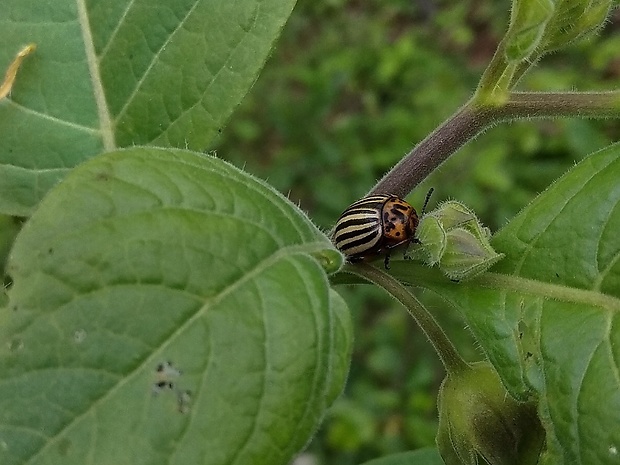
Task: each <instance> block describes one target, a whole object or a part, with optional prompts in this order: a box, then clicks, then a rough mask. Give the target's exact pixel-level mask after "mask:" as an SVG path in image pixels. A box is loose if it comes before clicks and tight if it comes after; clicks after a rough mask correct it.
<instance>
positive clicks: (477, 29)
mask: <svg viewBox="0 0 620 465" xmlns="http://www.w3.org/2000/svg"><path fill="white" fill-rule="evenodd" d="M508 18H509V2H494V1H492V0H478V1H476V0H470V1H464V2H454V1H448V0H417V1H411V0H389V1H385V0H367V1H359V0H358V1H346V0H322V1H318V0H300V1H299V2H298V4H297V7H296V9H295V11H294V12H293V15H292V17H291V19H290V20H289V23H288V24H287V26H286V27H285V29H284V30H283V34H282V37H281V39H280V41H279V43H278V44H277V46H276V49H275V51H274V53H273V56H272V57H271V59H270V60H269V62H268V63H267V65H266V67H265V69H264V70H263V72H262V74H261V76H260V77H259V79H258V81H257V82H256V84H255V86H254V88H253V89H252V91H251V92H250V94H249V95H248V96H247V97H246V99H245V100H244V102H243V103H242V105H241V107H240V108H239V109H238V110H237V112H236V113H235V115H234V116H233V119H232V120H231V121H230V123H229V125H228V126H227V127H226V129H225V130H224V131H222V133H221V136H220V138H219V140H218V141H217V144H216V146H214V147H213V149H214V150H215V151H216V152H217V154H218V156H220V157H221V158H225V159H227V160H230V161H232V162H233V163H235V164H236V165H237V166H244V167H245V169H246V170H248V171H250V172H251V173H254V174H256V175H258V176H260V177H262V178H264V179H267V180H268V181H269V182H270V183H271V184H272V185H274V186H275V187H276V188H278V189H279V190H281V191H282V192H284V193H288V194H289V197H290V198H291V199H292V200H294V201H296V202H299V203H300V205H301V207H302V208H303V209H304V210H306V211H308V212H309V214H310V217H311V218H313V219H314V220H315V221H316V223H317V224H318V225H319V226H321V227H323V228H324V229H325V230H327V229H329V228H330V226H331V225H332V224H333V223H334V221H335V220H336V219H337V218H338V216H339V215H340V213H341V211H342V210H343V209H344V208H345V207H346V206H347V205H349V204H350V203H351V202H353V201H355V200H357V199H358V198H360V197H362V196H363V195H364V194H365V193H366V192H367V191H368V190H369V189H370V188H371V187H372V186H373V184H374V183H375V182H376V181H377V180H378V179H379V178H380V177H381V176H382V175H383V174H384V173H385V172H386V171H387V170H388V169H389V168H390V167H391V166H392V165H394V164H395V163H396V162H397V161H398V160H399V159H400V158H401V157H402V156H403V155H404V154H405V153H406V152H408V151H409V150H410V149H411V147H412V146H413V145H414V144H415V143H417V142H418V141H420V140H421V139H423V138H424V137H425V136H426V135H427V134H428V133H429V132H430V131H432V130H433V129H434V128H435V127H436V126H437V125H439V124H440V123H441V122H442V121H444V120H445V119H446V118H447V117H448V116H450V115H451V114H452V113H453V112H454V111H455V110H456V109H457V108H458V107H459V106H461V105H462V104H463V103H465V101H466V100H467V99H468V98H469V96H470V95H471V94H472V92H473V91H474V89H475V87H476V85H477V82H478V79H479V77H480V75H481V73H482V71H483V70H484V68H485V66H486V64H487V63H488V61H489V60H490V58H491V56H492V54H493V52H494V50H495V47H496V45H497V43H498V41H499V40H500V38H501V37H502V35H503V33H504V32H505V29H506V27H507V23H508ZM618 29H620V14H619V13H618V10H616V13H615V20H614V18H612V21H611V22H609V23H608V24H607V25H606V27H605V29H604V30H603V31H602V33H601V34H600V35H599V36H597V37H596V38H595V39H593V40H590V41H588V42H586V43H581V44H578V45H576V46H573V47H571V48H569V49H567V50H565V51H562V52H560V53H555V54H553V55H551V56H548V57H545V58H544V59H543V61H542V62H541V63H540V64H539V66H538V67H537V68H536V69H535V70H534V71H533V72H532V73H530V74H528V75H527V76H526V77H525V78H524V80H523V81H522V82H521V83H520V86H519V88H520V89H523V90H525V89H527V90H538V91H544V90H601V89H611V88H619V87H620V54H619V53H618V50H620V34H618ZM619 138H620V124H619V122H618V121H617V120H607V121H587V120H578V119H571V120H546V121H545V120H542V121H534V122H521V123H516V124H512V125H500V126H498V127H495V128H493V129H491V130H489V131H487V132H486V133H485V134H483V135H481V136H479V137H478V138H477V139H476V140H474V141H473V142H471V143H470V144H469V145H467V146H465V147H464V148H463V149H461V150H460V151H459V152H458V153H456V154H455V155H454V156H453V157H452V158H451V159H450V160H449V161H448V162H446V163H445V164H444V165H442V166H441V167H440V169H438V170H437V171H435V172H434V173H433V174H432V175H431V176H430V177H429V178H428V179H427V180H426V181H425V182H424V183H423V184H421V185H420V186H418V188H417V189H416V191H415V192H414V193H412V195H411V196H410V198H409V200H410V201H411V203H412V204H413V205H414V206H417V207H418V208H419V207H420V206H421V203H422V202H423V199H424V196H425V194H426V192H427V190H428V188H429V187H431V186H432V187H434V188H435V194H434V196H433V199H432V200H431V203H430V205H429V208H434V206H435V205H436V202H438V201H441V200H446V199H456V200H459V201H461V202H463V203H464V204H466V205H468V206H469V207H470V208H472V209H473V210H474V211H475V212H476V213H477V215H478V216H479V218H480V219H481V220H482V222H483V223H484V224H485V225H487V226H489V227H490V228H491V230H492V231H495V230H497V229H498V228H501V227H502V225H504V224H506V223H507V222H508V221H509V220H510V219H511V218H512V217H513V216H514V215H515V214H516V213H517V212H518V211H519V210H520V209H522V208H523V207H524V206H525V205H527V203H528V202H530V201H531V200H532V199H533V197H534V196H536V195H537V194H538V193H539V192H541V191H542V190H544V189H545V188H546V187H547V186H548V185H549V184H550V183H552V182H553V180H555V179H556V178H558V177H559V176H561V175H562V174H563V173H564V172H565V171H567V170H568V169H569V168H570V167H571V166H572V165H573V164H574V163H575V162H577V161H579V160H581V159H582V158H584V157H585V156H587V155H588V154H589V153H591V152H593V151H595V150H597V149H599V148H602V147H604V146H606V145H608V144H609V143H611V142H612V141H613V140H618V139H619ZM341 291H342V294H343V295H344V297H345V298H346V299H347V301H348V304H349V306H350V308H351V309H352V311H353V313H354V314H353V317H354V321H355V324H356V331H355V337H356V346H355V347H356V349H355V352H354V354H353V364H352V367H351V373H350V376H349V381H348V385H347V388H346V391H345V394H344V395H343V396H342V397H341V398H340V399H339V400H338V401H337V402H336V404H335V405H334V406H333V408H332V410H331V412H330V414H329V415H328V417H327V418H326V420H325V422H324V424H323V427H322V428H321V430H320V431H319V432H318V433H317V436H316V438H315V440H314V441H313V442H312V444H310V446H309V448H308V452H307V453H308V454H310V459H311V462H310V463H313V464H323V465H332V464H333V465H336V464H338V465H348V464H359V463H362V462H364V461H365V460H369V459H372V458H375V457H379V456H382V455H386V454H388V453H395V452H399V451H403V450H410V449H417V448H420V447H424V446H428V445H433V444H434V436H435V431H436V427H437V413H436V395H437V389H438V386H439V383H440V382H441V380H442V378H443V375H444V373H443V370H442V368H441V365H440V363H439V361H438V360H437V357H436V356H435V354H434V352H433V351H432V349H431V347H430V345H429V344H428V343H427V342H426V340H425V339H424V336H423V335H422V334H421V333H420V331H419V330H418V329H417V327H416V326H415V324H414V323H413V322H412V321H411V320H410V318H409V317H408V315H407V314H406V312H404V311H402V309H400V308H398V306H397V305H396V304H394V303H392V302H391V301H389V300H388V299H389V298H388V297H387V296H386V295H384V294H383V293H381V292H380V291H378V290H375V289H371V288H369V287H358V288H354V289H341ZM423 297H424V298H425V299H424V300H425V303H426V304H427V305H428V306H429V309H430V310H431V311H432V312H433V313H434V314H435V316H436V317H437V318H438V320H440V323H441V324H442V326H443V327H444V328H445V329H446V331H447V332H448V334H449V336H450V338H451V339H453V340H454V341H455V343H456V344H457V345H458V346H460V350H461V351H462V353H463V355H464V356H465V358H466V359H468V360H472V361H473V360H479V359H481V358H482V357H483V355H482V354H481V353H480V351H479V350H477V348H476V346H475V343H474V342H473V341H472V339H471V337H470V334H469V333H468V331H467V330H466V329H464V324H463V322H462V320H461V319H460V318H459V316H458V315H455V314H453V312H450V311H449V310H450V309H446V308H445V306H444V304H443V303H442V301H441V300H440V299H439V298H438V297H436V296H433V295H426V296H423Z"/></svg>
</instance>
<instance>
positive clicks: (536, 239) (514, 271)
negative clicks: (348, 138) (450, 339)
mask: <svg viewBox="0 0 620 465" xmlns="http://www.w3.org/2000/svg"><path fill="white" fill-rule="evenodd" d="M618 179H620V145H614V146H612V147H609V148H607V149H605V150H602V151H600V152H598V153H595V154H593V155H591V156H590V157H588V158H586V159H585V160H584V161H583V162H581V163H580V164H579V165H577V166H576V167H575V168H573V169H572V170H571V171H570V172H569V173H568V174H566V175H565V176H564V177H563V178H561V179H560V180H559V181H558V182H556V183H555V184H554V185H552V186H551V187H550V188H549V189H548V190H547V191H546V192H545V193H543V194H542V195H541V196H540V197H538V198H537V199H536V200H535V201H534V202H533V203H532V204H531V205H529V206H528V207H527V208H526V209H525V210H524V211H523V212H522V213H521V214H520V215H518V216H517V217H516V218H515V219H514V220H513V221H511V223H510V224H509V225H508V226H506V227H505V228H504V229H503V230H502V231H500V232H499V233H498V234H497V236H495V237H494V238H493V240H492V244H493V247H494V248H495V249H496V250H497V251H499V252H503V253H505V254H506V258H504V259H503V260H502V261H501V262H499V263H498V264H497V265H496V266H495V267H494V268H493V272H492V273H489V272H487V273H485V274H484V275H482V277H480V278H477V279H474V280H473V281H471V282H466V283H461V284H454V283H452V284H450V283H445V282H444V283H442V282H441V281H438V280H436V281H432V280H426V281H425V283H424V285H425V286H427V287H430V288H433V289H434V290H435V291H436V292H437V293H440V294H441V296H443V298H444V299H445V300H446V301H447V302H449V303H450V304H451V305H452V306H453V307H455V308H458V309H459V310H460V311H461V312H463V314H464V315H465V317H466V319H467V322H468V326H469V327H470V328H471V330H472V331H473V332H474V334H475V335H476V337H477V340H478V341H479V343H480V345H481V346H482V348H483V349H484V351H485V353H486V355H487V356H488V357H489V359H490V360H491V362H492V363H493V365H494V366H495V368H496V369H497V370H498V372H499V374H500V377H501V378H502V380H503V382H504V383H505V385H506V387H507V389H508V390H509V391H510V392H511V394H512V395H513V396H515V397H516V398H518V399H522V400H526V399H528V398H530V397H532V396H533V397H534V398H535V399H538V402H539V407H538V410H539V414H540V416H541V420H542V422H543V426H544V427H545V429H546V433H547V447H548V458H549V460H550V461H549V463H554V464H569V463H570V464H584V465H589V464H592V463H596V464H616V463H618V458H619V455H618V454H619V453H620V452H619V450H620V449H619V447H618V446H619V445H620V428H618V425H619V424H620V375H619V373H620V234H618V231H620V183H618ZM392 270H393V271H394V272H395V273H400V274H402V275H404V274H405V270H406V264H403V265H402V266H401V265H400V264H399V263H398V262H394V263H393V264H392ZM423 278H424V277H423V276H420V275H418V276H416V280H415V284H416V285H421V281H422V280H423ZM408 279H409V280H410V281H411V277H409V278H408Z"/></svg>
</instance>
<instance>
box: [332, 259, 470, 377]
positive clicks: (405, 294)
mask: <svg viewBox="0 0 620 465" xmlns="http://www.w3.org/2000/svg"><path fill="white" fill-rule="evenodd" d="M342 272H344V273H351V274H354V275H356V276H359V277H361V278H363V279H365V280H367V281H370V282H372V283H373V284H376V285H377V286H379V287H381V288H383V289H385V290H386V291H387V292H388V293H389V294H390V295H391V296H392V297H394V298H395V299H396V300H398V301H399V302H400V303H401V304H402V305H403V306H404V307H405V309H406V310H407V312H408V313H409V315H411V317H412V318H413V319H414V320H415V321H416V323H417V324H418V326H419V327H420V329H421V330H422V331H423V332H424V334H425V335H426V338H427V339H428V340H429V342H430V343H431V344H432V346H433V348H434V349H435V351H436V352H437V355H438V356H439V358H440V360H441V362H442V363H443V365H444V367H445V369H446V371H447V372H448V374H449V375H450V374H456V373H460V372H463V371H464V370H466V369H468V367H469V365H468V364H467V362H466V361H465V360H463V358H462V357H461V355H460V354H459V353H458V351H457V350H456V348H455V347H454V345H453V344H452V341H450V339H448V336H447V335H446V333H444V331H443V329H441V326H439V324H438V323H437V322H436V321H435V319H434V318H433V316H432V315H431V314H430V313H429V312H428V310H426V308H425V307H424V305H422V303H421V302H420V301H419V300H418V299H417V297H416V296H414V295H413V294H412V293H411V292H409V289H408V288H407V287H406V286H405V285H404V284H402V283H401V282H400V281H398V280H397V279H395V278H393V277H392V276H390V275H389V274H387V273H385V272H383V271H382V270H380V269H378V268H376V267H374V266H372V265H369V264H368V263H356V264H355V265H345V267H344V268H343V269H342Z"/></svg>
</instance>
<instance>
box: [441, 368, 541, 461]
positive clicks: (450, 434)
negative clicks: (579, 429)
mask: <svg viewBox="0 0 620 465" xmlns="http://www.w3.org/2000/svg"><path fill="white" fill-rule="evenodd" d="M438 402H439V430H438V432H437V438H436V440H437V446H438V448H439V452H440V454H441V457H442V458H443V460H444V462H445V463H446V465H462V464H466V465H477V464H482V463H485V464H489V465H530V464H532V465H534V464H536V463H538V459H539V457H540V454H541V451H542V446H543V443H544V438H545V434H544V430H543V428H542V425H541V424H540V421H539V419H538V416H537V415H536V408H535V406H534V405H533V404H530V403H520V402H517V401H516V400H514V399H513V398H512V397H511V396H510V395H509V394H508V392H507V391H506V389H505V388H504V386H503V385H502V383H501V381H500V379H499V376H498V375H497V373H496V372H495V370H494V369H493V367H492V366H491V365H490V364H489V363H486V362H481V363H478V364H475V365H472V366H470V367H469V368H468V369H467V370H465V371H461V372H457V373H452V374H448V375H447V376H446V378H445V379H444V381H443V383H442V385H441V389H440V391H439V398H438Z"/></svg>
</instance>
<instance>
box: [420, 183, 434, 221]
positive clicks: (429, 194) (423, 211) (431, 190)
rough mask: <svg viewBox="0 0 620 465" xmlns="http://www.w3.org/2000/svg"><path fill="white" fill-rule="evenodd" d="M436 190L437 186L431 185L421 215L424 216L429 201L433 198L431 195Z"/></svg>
mask: <svg viewBox="0 0 620 465" xmlns="http://www.w3.org/2000/svg"><path fill="white" fill-rule="evenodd" d="M434 190H435V188H434V187H431V188H430V189H429V190H428V192H427V193H426V198H425V199H424V206H423V207H422V213H421V214H420V216H424V213H426V206H427V205H428V201H429V200H430V199H431V195H433V191H434Z"/></svg>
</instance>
